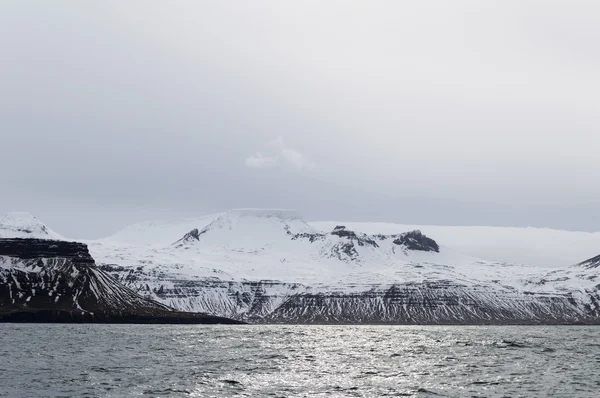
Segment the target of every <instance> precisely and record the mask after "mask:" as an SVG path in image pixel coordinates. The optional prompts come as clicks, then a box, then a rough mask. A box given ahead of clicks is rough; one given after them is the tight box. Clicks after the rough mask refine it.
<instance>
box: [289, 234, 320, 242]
mask: <svg viewBox="0 0 600 398" xmlns="http://www.w3.org/2000/svg"><path fill="white" fill-rule="evenodd" d="M298 239H308V241H309V242H310V243H315V242H316V241H318V240H323V239H325V235H324V234H318V233H314V234H311V233H301V234H295V235H294V236H292V240H298Z"/></svg>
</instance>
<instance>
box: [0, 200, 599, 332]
mask: <svg viewBox="0 0 600 398" xmlns="http://www.w3.org/2000/svg"><path fill="white" fill-rule="evenodd" d="M0 238H25V239H38V240H44V239H52V240H60V241H64V240H69V241H79V242H83V243H85V244H87V247H88V248H89V253H90V254H91V257H93V259H94V260H95V264H93V265H91V267H93V268H94V269H97V270H98V271H99V272H102V274H103V275H105V274H106V275H110V277H112V278H113V279H114V281H117V282H119V285H120V286H121V285H124V286H125V287H127V288H128V291H129V290H131V291H133V292H135V293H136V294H137V295H139V296H142V297H144V298H146V299H150V300H153V302H158V303H161V304H163V305H165V306H168V307H172V308H175V309H177V310H179V311H189V312H200V313H209V314H213V315H217V316H221V317H227V318H232V319H236V320H241V321H246V322H251V323H265V322H268V323H390V324H395V323H397V324H575V323H584V324H597V323H600V302H599V300H600V295H599V293H600V283H599V282H598V280H597V278H598V272H599V270H600V269H599V268H598V266H599V265H600V257H594V256H595V255H597V254H599V253H600V234H598V233H584V232H568V231H555V230H548V229H536V228H500V227H436V226H405V225H398V224H387V223H343V222H313V223H307V222H305V221H304V219H303V217H302V215H301V214H300V213H298V212H296V211H289V210H262V209H240V210H231V211H227V212H224V213H219V214H214V215H208V216H204V217H199V218H194V219H185V220H173V221H160V222H159V221H154V222H145V223H140V224H136V225H133V226H130V227H127V228H125V229H123V230H121V231H119V232H117V233H116V234H114V235H112V236H110V237H107V238H104V239H98V240H91V241H90V240H88V241H84V240H80V239H65V238H64V237H62V236H61V235H59V234H58V233H56V232H54V231H52V230H51V229H50V228H48V227H47V226H46V225H44V224H43V223H41V222H40V221H39V220H37V219H36V218H34V217H33V216H31V215H29V214H27V213H10V214H8V215H6V216H5V217H4V218H2V219H0ZM586 258H589V260H585V259H586ZM582 260H585V261H583V262H581V261H582ZM11 264H13V265H11ZM10 266H13V267H14V262H12V263H11V261H9V260H7V259H4V260H3V261H0V270H2V269H3V267H4V268H5V269H6V268H7V267H10Z"/></svg>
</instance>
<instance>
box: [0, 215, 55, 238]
mask: <svg viewBox="0 0 600 398" xmlns="http://www.w3.org/2000/svg"><path fill="white" fill-rule="evenodd" d="M0 238H36V239H57V240H63V239H64V238H63V237H62V236H60V235H59V234H57V233H56V232H54V231H52V230H51V229H50V228H48V227H47V226H46V225H45V224H44V223H43V222H41V221H40V220H38V219H37V218H35V217H34V216H33V215H31V214H30V213H27V212H24V211H15V212H10V213H7V214H5V215H4V216H3V217H1V218H0Z"/></svg>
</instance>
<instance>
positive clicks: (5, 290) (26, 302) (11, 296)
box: [0, 239, 227, 323]
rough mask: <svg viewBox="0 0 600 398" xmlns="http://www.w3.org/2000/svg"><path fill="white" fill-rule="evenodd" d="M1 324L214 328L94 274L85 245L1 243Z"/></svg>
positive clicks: (28, 241)
mask: <svg viewBox="0 0 600 398" xmlns="http://www.w3.org/2000/svg"><path fill="white" fill-rule="evenodd" d="M0 321H15V322H16V321H30V322H33V321H37V322H51V321H58V322H67V321H70V322H153V323H171V322H172V323H216V322H227V320H224V319H219V318H215V317H210V316H207V315H200V314H186V313H181V312H178V311H176V310H174V309H172V308H169V307H167V306H166V305H164V304H160V303H158V302H156V301H153V300H150V299H147V298H144V297H142V296H140V295H138V294H137V293H135V292H134V291H132V290H131V289H129V288H127V287H125V286H123V285H121V284H120V283H118V282H117V281H116V280H114V278H113V277H111V276H110V275H108V274H107V273H105V272H103V271H102V270H100V269H98V268H97V267H96V266H95V262H94V259H93V258H92V257H91V255H90V254H89V252H88V248H87V246H86V245H85V244H82V243H76V242H65V241H55V240H43V239H0Z"/></svg>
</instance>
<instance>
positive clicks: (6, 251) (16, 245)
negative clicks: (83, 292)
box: [0, 238, 94, 264]
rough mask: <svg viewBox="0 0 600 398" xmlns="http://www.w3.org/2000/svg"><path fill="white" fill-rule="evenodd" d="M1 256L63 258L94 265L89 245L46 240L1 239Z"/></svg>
mask: <svg viewBox="0 0 600 398" xmlns="http://www.w3.org/2000/svg"><path fill="white" fill-rule="evenodd" d="M0 256H9V257H17V258H21V259H33V258H48V257H61V258H65V259H69V260H70V261H72V262H74V263H77V264H93V263H94V259H93V258H92V256H91V255H90V253H89V251H88V248H87V245H85V244H83V243H78V242H65V241H59V240H45V239H21V238H14V239H0Z"/></svg>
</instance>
